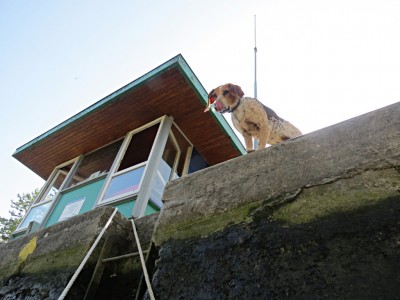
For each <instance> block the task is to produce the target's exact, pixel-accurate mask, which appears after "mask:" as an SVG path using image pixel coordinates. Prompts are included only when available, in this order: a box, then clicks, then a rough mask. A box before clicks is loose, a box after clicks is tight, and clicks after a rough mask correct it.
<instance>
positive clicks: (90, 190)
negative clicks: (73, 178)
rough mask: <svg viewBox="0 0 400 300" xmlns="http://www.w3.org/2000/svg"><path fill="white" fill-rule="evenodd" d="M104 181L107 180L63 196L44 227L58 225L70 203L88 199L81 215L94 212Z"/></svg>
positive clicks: (101, 180)
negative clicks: (90, 211)
mask: <svg viewBox="0 0 400 300" xmlns="http://www.w3.org/2000/svg"><path fill="white" fill-rule="evenodd" d="M104 180H105V179H104V178H103V179H100V180H97V181H94V182H92V183H89V184H87V185H84V186H82V187H81V188H77V189H74V190H72V191H70V192H67V193H65V194H63V195H62V196H61V198H60V200H59V201H58V203H57V205H56V207H55V208H54V210H53V212H52V213H51V215H50V217H49V219H48V220H47V222H46V225H45V226H44V227H49V226H51V225H54V224H55V223H57V222H58V219H59V218H60V216H61V214H62V212H63V210H64V208H65V206H67V205H68V204H69V203H72V202H74V201H77V200H79V199H82V198H85V197H86V199H85V202H84V203H83V206H82V208H81V210H80V211H79V214H83V213H85V212H87V211H89V210H92V209H93V207H94V205H95V203H96V199H97V197H98V195H99V192H100V189H101V187H102V186H103V183H104Z"/></svg>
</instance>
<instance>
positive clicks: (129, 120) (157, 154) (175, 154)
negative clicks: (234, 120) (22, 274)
mask: <svg viewBox="0 0 400 300" xmlns="http://www.w3.org/2000/svg"><path fill="white" fill-rule="evenodd" d="M206 104H207V91H206V90H205V89H204V87H203V86H202V85H201V83H200V81H199V80H198V79H197V77H196V75H195V74H194V73H193V72H192V70H191V69H190V67H189V65H188V64H187V63H186V61H185V60H184V58H183V57H182V56H181V55H178V56H176V57H174V58H172V59H171V60H169V61H167V62H165V63H164V64H162V65H161V66H159V67H157V68H155V69H154V70H152V71H150V72H148V73H147V74H145V75H143V76H142V77H140V78H138V79H136V80H134V81H133V82H131V83H129V84H128V85H126V86H124V87H122V88H120V89H119V90H117V91H115V92H114V93H112V94H110V95H109V96H107V97H105V98H103V99H101V100H100V101H98V102H96V103H95V104H93V105H91V106H89V107H88V108H86V109H85V110H83V111H81V112H80V113H78V114H76V115H75V116H73V117H71V118H69V119H68V120H66V121H64V122H62V123H61V124H59V125H58V126H56V127H54V128H52V129H50V130H49V131H47V132H45V133H43V134H42V135H40V136H38V137H37V138H35V139H33V140H32V141H30V142H28V143H26V144H25V145H23V146H21V147H19V148H18V149H17V150H16V151H15V153H14V154H13V156H14V157H15V158H16V159H17V160H18V161H20V162H21V163H22V164H24V165H25V166H26V167H28V168H29V169H31V170H32V171H33V172H35V173H36V174H37V175H39V176H40V177H41V178H43V179H44V180H46V183H45V185H44V186H43V187H42V189H41V191H40V193H39V195H38V197H37V198H36V199H35V202H34V203H33V205H32V206H31V207H30V209H29V211H28V212H27V214H26V215H25V217H24V219H23V220H22V222H21V224H20V225H19V226H18V228H17V229H16V231H15V232H14V237H18V236H21V235H24V234H27V233H30V232H33V231H35V230H38V229H40V228H46V227H49V226H52V225H54V224H56V223H58V222H61V221H63V220H66V219H68V218H71V217H73V216H75V215H79V214H83V213H85V212H88V211H90V210H93V209H96V208H98V207H101V206H113V207H116V208H118V210H119V211H120V212H121V213H122V214H123V215H124V216H125V217H127V218H140V217H142V216H145V215H149V214H152V213H155V212H158V211H160V209H161V208H162V206H163V203H162V200H161V197H162V193H163V190H164V187H165V185H166V183H167V182H168V181H170V180H173V179H175V178H179V177H182V176H185V175H187V174H190V173H193V172H196V171H199V170H202V169H204V168H207V167H208V166H212V165H215V164H218V163H221V162H224V161H226V160H229V159H232V158H234V157H237V156H240V155H242V154H244V153H245V149H244V147H243V145H242V143H241V142H240V140H239V139H238V137H237V136H236V134H235V133H234V131H233V130H232V128H231V127H230V126H229V124H228V123H227V122H226V120H225V119H224V118H223V117H222V116H221V115H220V114H218V113H215V112H213V111H211V112H208V113H204V112H203V111H204V108H205V106H206Z"/></svg>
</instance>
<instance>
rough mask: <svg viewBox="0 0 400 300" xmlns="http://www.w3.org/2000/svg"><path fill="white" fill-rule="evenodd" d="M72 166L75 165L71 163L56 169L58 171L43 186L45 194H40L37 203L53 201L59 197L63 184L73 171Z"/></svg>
mask: <svg viewBox="0 0 400 300" xmlns="http://www.w3.org/2000/svg"><path fill="white" fill-rule="evenodd" d="M72 166H73V163H69V164H67V165H65V166H63V167H59V168H56V170H55V171H53V174H52V175H51V176H50V179H49V180H47V182H46V184H45V185H44V186H43V188H44V189H45V192H44V193H43V194H42V193H40V194H39V196H38V199H37V200H36V201H35V203H42V202H48V201H53V200H54V198H55V197H56V196H57V194H58V191H59V190H60V188H61V186H62V184H63V182H64V181H65V179H66V178H67V175H68V173H69V171H71V169H72Z"/></svg>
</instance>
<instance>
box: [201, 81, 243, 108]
mask: <svg viewBox="0 0 400 300" xmlns="http://www.w3.org/2000/svg"><path fill="white" fill-rule="evenodd" d="M243 95H244V93H243V91H242V89H241V87H240V86H238V85H234V84H231V83H227V84H224V85H220V86H219V87H217V88H215V89H213V90H212V91H211V92H210V93H209V94H208V104H207V107H206V109H205V110H204V112H206V111H208V110H210V108H211V105H212V104H214V103H215V110H216V111H218V112H220V113H222V112H225V111H228V110H229V109H230V108H232V107H234V106H235V105H236V104H237V101H238V100H239V99H240V98H242V97H243Z"/></svg>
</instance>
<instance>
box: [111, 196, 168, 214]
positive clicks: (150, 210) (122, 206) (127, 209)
mask: <svg viewBox="0 0 400 300" xmlns="http://www.w3.org/2000/svg"><path fill="white" fill-rule="evenodd" d="M135 202H136V201H135V200H128V201H127V202H123V203H118V204H116V205H113V207H117V208H118V211H119V212H120V213H121V214H123V215H124V216H125V217H126V218H130V217H132V209H133V207H134V206H135ZM159 211H160V209H159V208H158V207H157V206H156V205H154V204H153V203H151V202H149V203H148V204H147V207H146V211H145V213H144V214H145V215H146V216H147V215H151V214H154V213H156V212H159Z"/></svg>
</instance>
